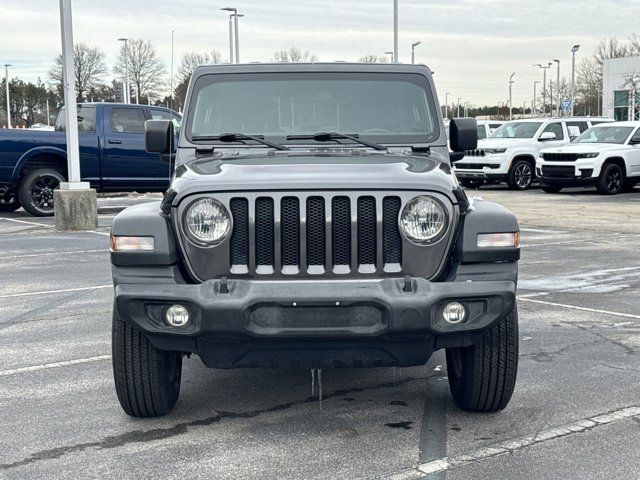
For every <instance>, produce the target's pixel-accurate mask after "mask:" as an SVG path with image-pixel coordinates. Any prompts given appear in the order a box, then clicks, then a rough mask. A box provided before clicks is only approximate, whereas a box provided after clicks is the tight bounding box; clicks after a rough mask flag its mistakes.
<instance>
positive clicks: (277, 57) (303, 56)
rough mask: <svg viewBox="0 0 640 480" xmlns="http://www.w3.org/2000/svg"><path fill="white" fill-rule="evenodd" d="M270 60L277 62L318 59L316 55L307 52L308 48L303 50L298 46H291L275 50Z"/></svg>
mask: <svg viewBox="0 0 640 480" xmlns="http://www.w3.org/2000/svg"><path fill="white" fill-rule="evenodd" d="M271 61H272V62H278V63H313V62H317V61H318V56H317V55H314V54H313V53H309V51H308V50H305V51H304V52H303V51H302V50H300V49H299V48H298V47H291V48H289V49H288V50H280V51H278V52H275V53H274V54H273V58H272V59H271Z"/></svg>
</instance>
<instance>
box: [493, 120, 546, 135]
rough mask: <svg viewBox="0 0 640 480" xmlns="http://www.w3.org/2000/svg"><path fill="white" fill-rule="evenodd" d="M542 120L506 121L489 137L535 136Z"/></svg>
mask: <svg viewBox="0 0 640 480" xmlns="http://www.w3.org/2000/svg"><path fill="white" fill-rule="evenodd" d="M540 125H542V122H511V123H505V124H504V125H502V126H501V127H500V128H498V129H497V130H496V131H495V132H493V133H492V134H491V135H489V138H533V136H534V135H535V134H536V132H537V131H538V129H539V128H540Z"/></svg>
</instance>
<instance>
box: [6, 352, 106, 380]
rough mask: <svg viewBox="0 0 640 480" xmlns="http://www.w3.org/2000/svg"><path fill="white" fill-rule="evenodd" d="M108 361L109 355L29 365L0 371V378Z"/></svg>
mask: <svg viewBox="0 0 640 480" xmlns="http://www.w3.org/2000/svg"><path fill="white" fill-rule="evenodd" d="M109 359H111V355H98V356H96V357H85V358H74V359H73V360H63V361H61V362H53V363H43V364H40V365H30V366H28V367H19V368H12V369H11V370H0V377H7V376H9V375H16V374H19V373H26V372H39V371H41V370H49V369H50V368H60V367H69V366H72V365H80V364H83V363H91V362H100V361H102V360H109Z"/></svg>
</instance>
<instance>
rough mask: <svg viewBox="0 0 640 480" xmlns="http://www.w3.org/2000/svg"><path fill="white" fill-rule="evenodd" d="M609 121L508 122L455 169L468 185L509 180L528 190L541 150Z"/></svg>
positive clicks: (573, 118)
mask: <svg viewBox="0 0 640 480" xmlns="http://www.w3.org/2000/svg"><path fill="white" fill-rule="evenodd" d="M609 121H612V120H608V119H604V118H593V117H584V118H581V117H570V118H530V119H525V120H515V121H512V122H507V123H505V124H504V125H502V126H501V127H499V128H498V129H497V130H496V131H495V132H493V133H492V134H491V135H489V137H488V138H486V139H484V140H481V141H480V142H478V148H476V149H474V150H470V151H468V152H466V155H465V156H464V158H463V159H462V160H460V161H457V162H456V163H455V164H454V167H453V170H454V172H455V174H456V176H457V177H458V180H460V183H461V184H462V185H463V186H465V187H467V188H479V187H480V186H482V185H483V184H484V183H485V182H490V183H499V182H506V183H507V185H508V186H509V188H510V189H512V190H524V189H527V188H529V187H530V186H531V184H532V183H533V181H534V180H535V167H536V159H537V158H538V154H539V153H540V150H542V149H543V148H548V147H560V146H563V145H566V144H568V143H569V142H570V141H571V140H572V139H573V138H576V137H578V136H579V135H580V134H581V133H582V132H584V131H585V130H587V129H588V128H589V127H591V126H593V125H596V124H598V123H603V122H609Z"/></svg>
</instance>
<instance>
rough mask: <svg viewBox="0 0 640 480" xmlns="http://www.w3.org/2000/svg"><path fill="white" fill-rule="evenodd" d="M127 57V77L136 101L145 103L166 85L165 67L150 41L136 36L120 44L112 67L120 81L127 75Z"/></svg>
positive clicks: (158, 93)
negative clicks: (135, 93)
mask: <svg viewBox="0 0 640 480" xmlns="http://www.w3.org/2000/svg"><path fill="white" fill-rule="evenodd" d="M127 47H128V52H127ZM127 59H128V61H129V79H130V82H131V84H132V85H133V86H134V88H135V91H136V92H137V94H138V101H140V102H142V103H146V102H147V100H148V99H149V98H150V97H157V96H159V95H160V90H161V89H162V88H163V87H164V86H165V85H166V81H165V76H166V74H167V69H166V67H165V65H164V62H163V61H162V60H160V58H159V57H158V53H157V52H156V49H155V47H154V46H153V44H152V43H151V41H149V40H147V41H146V42H145V41H144V40H143V39H141V38H138V39H132V40H129V41H128V42H126V43H123V44H122V46H121V47H120V53H119V54H118V61H117V63H116V65H115V66H114V67H113V73H114V74H115V75H116V76H117V77H118V79H119V80H122V81H124V80H125V79H126V76H127V75H126V71H127V68H126V67H127Z"/></svg>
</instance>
